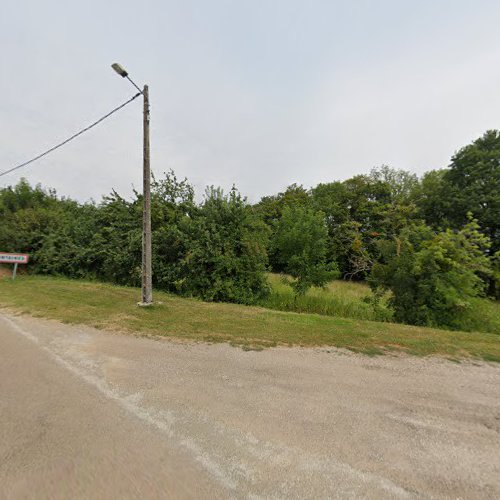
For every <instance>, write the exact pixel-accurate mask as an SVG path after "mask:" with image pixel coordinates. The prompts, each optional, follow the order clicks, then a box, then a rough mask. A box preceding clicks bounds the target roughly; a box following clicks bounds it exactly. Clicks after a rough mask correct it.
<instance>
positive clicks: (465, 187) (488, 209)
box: [444, 130, 500, 254]
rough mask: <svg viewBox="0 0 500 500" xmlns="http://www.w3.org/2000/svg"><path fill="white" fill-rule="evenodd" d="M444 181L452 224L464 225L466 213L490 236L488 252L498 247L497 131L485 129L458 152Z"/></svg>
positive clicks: (499, 162) (499, 144)
mask: <svg viewBox="0 0 500 500" xmlns="http://www.w3.org/2000/svg"><path fill="white" fill-rule="evenodd" d="M444 180H445V182H446V183H447V184H448V192H447V193H446V195H447V197H448V198H449V199H450V202H451V203H450V204H449V205H448V206H449V211H448V214H447V216H448V218H449V220H450V221H451V223H452V224H453V225H454V227H457V228H458V227H461V226H462V225H463V224H465V223H466V222H467V214H468V213H469V212H470V213H472V215H473V216H474V217H475V218H476V219H477V220H478V222H479V225H480V226H481V228H482V231H484V232H485V234H487V235H488V237H489V238H490V240H491V243H492V246H491V254H494V253H495V252H497V251H498V250H500V131H498V130H489V131H487V132H486V133H485V134H484V135H483V136H482V137H480V138H479V139H477V140H475V141H474V142H473V143H472V144H469V145H468V146H465V147H464V148H462V149H461V150H460V151H458V152H457V153H456V154H455V155H454V156H453V158H452V159H451V165H450V169H449V170H448V171H447V172H446V173H445V179H444Z"/></svg>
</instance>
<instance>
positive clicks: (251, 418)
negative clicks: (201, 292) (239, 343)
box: [0, 312, 500, 499]
mask: <svg viewBox="0 0 500 500" xmlns="http://www.w3.org/2000/svg"><path fill="white" fill-rule="evenodd" d="M417 497H423V498H500V367H499V366H497V365H493V364H487V363H472V362H467V363H461V364H457V363H452V362H450V361H446V360H440V359H436V358H433V359H431V358H428V359H422V358H413V357H405V356H397V357H396V356H394V357H393V356H386V357H376V358H369V357H366V356H362V355H356V354H351V353H346V352H342V351H338V350H332V349H319V348H318V349H301V348H274V349H269V350H265V351H261V352H255V351H249V352H247V351H243V350H241V349H239V348H233V347H230V346H228V345H225V344H218V345H207V344H196V343H185V342H180V341H179V342H176V341H171V340H170V341H167V340H154V339H148V338H138V337H134V336H132V335H123V334H117V333H116V334H115V333H109V332H102V331H98V330H94V329H91V328H87V327H76V326H68V325H63V324H61V323H57V322H54V321H47V320H41V319H33V318H29V317H25V316H22V317H20V316H14V315H12V314H10V313H9V314H7V313H5V312H2V313H1V314H0V498H2V499H19V498H23V499H24V498H36V499H45V498H47V499H49V498H50V499H59V498H61V499H62V498H65V499H66V498H71V499H75V498H86V499H93V498H96V499H101V498H102V499H112V498H120V499H124V498H250V499H257V498H314V499H318V498H384V499H387V498H417Z"/></svg>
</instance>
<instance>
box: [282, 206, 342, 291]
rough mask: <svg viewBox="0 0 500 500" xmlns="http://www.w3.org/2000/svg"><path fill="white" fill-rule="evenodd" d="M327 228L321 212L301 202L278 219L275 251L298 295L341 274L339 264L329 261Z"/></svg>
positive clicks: (285, 211)
mask: <svg viewBox="0 0 500 500" xmlns="http://www.w3.org/2000/svg"><path fill="white" fill-rule="evenodd" d="M327 244H328V229H327V227H326V223H325V217H324V214H323V213H322V212H316V211H314V210H313V209H311V208H307V207H303V206H300V205H297V206H290V207H285V209H284V210H283V215H282V217H281V219H280V221H279V222H278V225H277V229H276V235H275V238H274V242H273V245H274V250H275V252H276V255H277V259H278V261H279V262H280V263H281V264H282V265H283V268H284V270H285V272H286V273H288V274H290V275H291V276H292V277H293V278H296V279H295V281H294V282H292V283H291V285H292V287H293V288H294V290H295V293H296V295H303V294H305V293H306V291H307V290H308V289H309V288H310V287H311V286H323V285H325V284H326V283H327V282H328V281H330V280H331V279H333V278H334V277H337V276H338V272H337V270H336V267H335V266H334V265H332V264H327V263H326V250H327Z"/></svg>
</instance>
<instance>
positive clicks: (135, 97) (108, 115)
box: [0, 92, 142, 177]
mask: <svg viewBox="0 0 500 500" xmlns="http://www.w3.org/2000/svg"><path fill="white" fill-rule="evenodd" d="M141 94H142V92H138V93H137V94H136V95H135V96H134V97H131V98H130V99H129V100H128V101H126V102H124V103H123V104H121V105H120V106H118V107H117V108H115V109H113V110H111V111H110V112H109V113H107V114H106V115H104V116H103V117H101V118H99V120H97V121H95V122H94V123H92V124H90V125H89V126H88V127H85V128H84V129H82V130H80V132H77V133H76V134H74V135H72V136H71V137H69V138H68V139H66V140H65V141H63V142H60V143H59V144H57V145H56V146H53V147H52V148H50V149H47V151H44V152H43V153H41V154H39V155H38V156H35V157H34V158H32V159H31V160H29V161H25V162H24V163H21V165H17V166H16V167H13V168H10V169H9V170H5V171H4V172H0V177H2V176H3V175H7V174H10V173H11V172H14V170H18V169H19V168H23V167H26V165H29V164H30V163H33V162H34V161H37V160H39V159H40V158H43V157H44V156H46V155H48V154H49V153H52V151H55V150H56V149H59V148H60V147H61V146H64V145H65V144H67V143H68V142H70V141H72V140H73V139H76V138H77V137H78V136H79V135H82V134H84V133H85V132H87V131H88V130H90V129H91V128H93V127H95V126H96V125H98V124H99V123H101V122H102V121H104V120H105V119H106V118H109V117H110V116H111V115H112V114H113V113H116V112H117V111H119V110H120V109H122V108H124V107H125V106H126V105H127V104H130V103H131V102H132V101H133V100H134V99H137V98H138V97H139V96H140V95H141Z"/></svg>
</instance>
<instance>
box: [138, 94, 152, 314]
mask: <svg viewBox="0 0 500 500" xmlns="http://www.w3.org/2000/svg"><path fill="white" fill-rule="evenodd" d="M142 96H143V97H144V121H143V127H144V130H143V132H144V148H143V198H144V200H143V203H144V206H143V211H142V214H143V220H142V302H140V304H139V305H141V306H149V305H151V304H152V303H153V279H152V269H151V166H150V159H149V87H148V86H147V85H144V89H143V91H142Z"/></svg>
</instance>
